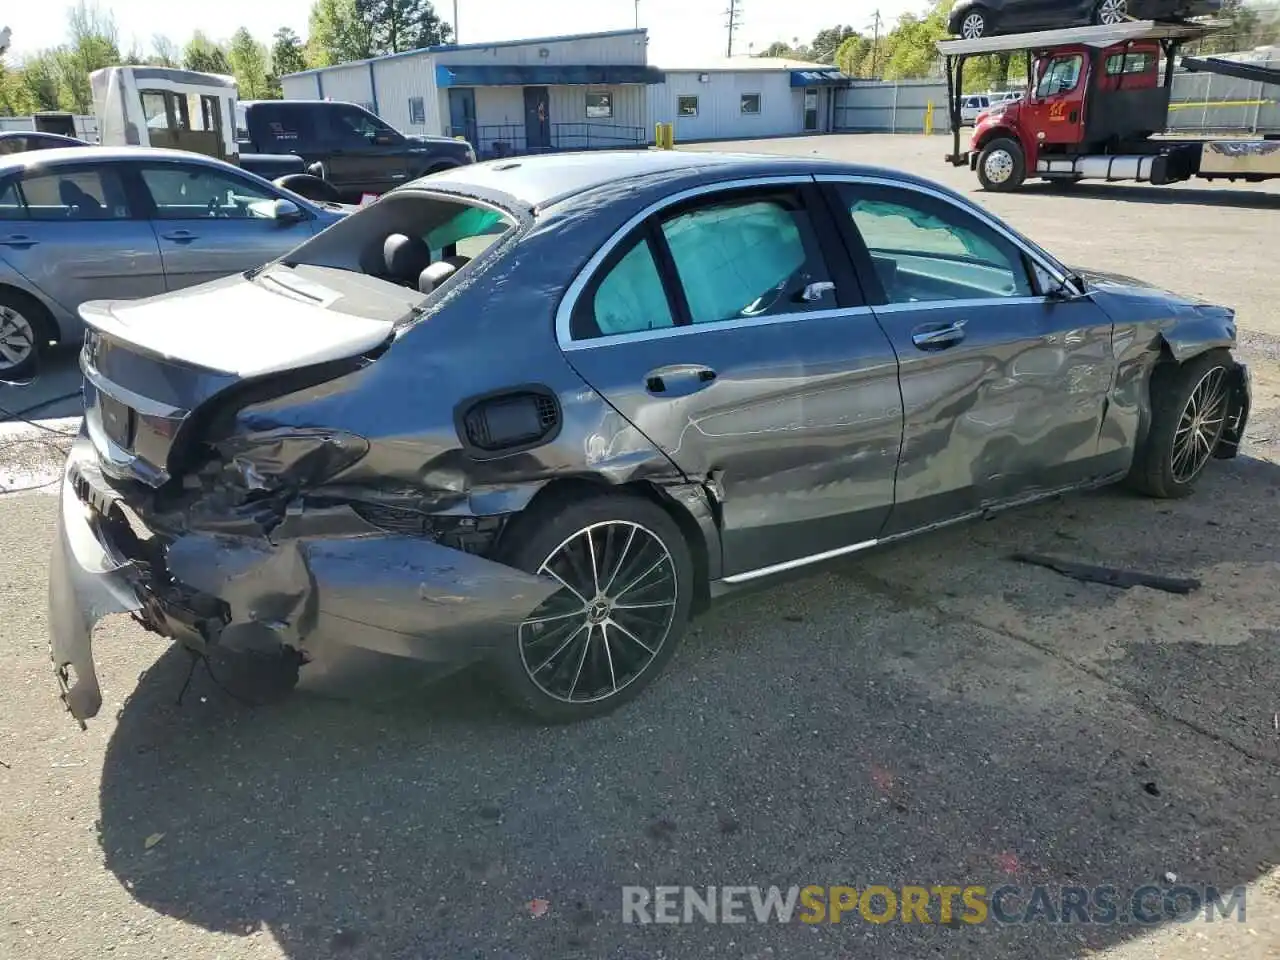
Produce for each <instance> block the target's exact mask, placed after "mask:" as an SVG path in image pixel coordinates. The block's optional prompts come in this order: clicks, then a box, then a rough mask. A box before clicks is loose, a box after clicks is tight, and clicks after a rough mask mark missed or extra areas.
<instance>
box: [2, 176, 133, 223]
mask: <svg viewBox="0 0 1280 960" xmlns="http://www.w3.org/2000/svg"><path fill="white" fill-rule="evenodd" d="M21 190H22V196H23V199H24V200H26V203H27V213H28V215H29V216H30V217H31V219H32V220H127V219H128V218H129V204H128V201H127V200H126V198H125V191H124V184H123V182H122V181H121V180H120V176H119V174H117V173H116V171H115V170H112V169H110V168H108V167H99V168H98V169H94V170H74V169H62V170H56V171H54V172H50V173H43V174H38V175H36V176H27V177H24V178H23V179H22V186H21Z"/></svg>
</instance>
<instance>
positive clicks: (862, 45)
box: [835, 33, 871, 79]
mask: <svg viewBox="0 0 1280 960" xmlns="http://www.w3.org/2000/svg"><path fill="white" fill-rule="evenodd" d="M835 62H836V66H837V67H839V68H840V70H841V72H842V73H846V74H848V75H849V76H851V77H858V78H860V79H866V78H869V77H871V38H870V37H864V36H862V35H861V34H857V33H855V34H854V35H853V36H851V37H846V38H845V40H844V42H842V43H841V44H840V47H839V48H838V49H837V50H836V56H835Z"/></svg>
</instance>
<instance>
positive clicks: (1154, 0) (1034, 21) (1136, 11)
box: [947, 0, 1222, 40]
mask: <svg viewBox="0 0 1280 960" xmlns="http://www.w3.org/2000/svg"><path fill="white" fill-rule="evenodd" d="M1221 9H1222V0H1068V2H1065V3H1061V2H1056V0H1055V2H1051V3H1046V2H1045V0H958V2H957V3H956V5H955V6H954V7H952V8H951V13H950V14H949V15H948V18H947V30H948V32H950V33H951V34H952V35H953V36H957V37H960V38H962V39H964V40H977V39H978V38H979V37H991V36H997V35H999V34H1007V33H1022V32H1026V31H1032V30H1056V29H1060V28H1066V27H1080V26H1087V25H1088V24H1116V23H1122V22H1123V21H1125V20H1185V19H1188V18H1190V17H1205V16H1213V15H1214V14H1216V13H1218V12H1220V11H1221Z"/></svg>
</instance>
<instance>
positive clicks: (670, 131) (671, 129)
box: [667, 123, 676, 150]
mask: <svg viewBox="0 0 1280 960" xmlns="http://www.w3.org/2000/svg"><path fill="white" fill-rule="evenodd" d="M675 148H676V125H675V124H674V123H668V124H667V149H668V150H674V149H675Z"/></svg>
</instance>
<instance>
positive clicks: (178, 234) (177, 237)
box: [160, 230, 198, 243]
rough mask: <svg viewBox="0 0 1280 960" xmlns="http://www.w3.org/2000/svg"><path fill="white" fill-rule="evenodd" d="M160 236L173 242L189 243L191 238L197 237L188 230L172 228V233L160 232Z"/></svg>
mask: <svg viewBox="0 0 1280 960" xmlns="http://www.w3.org/2000/svg"><path fill="white" fill-rule="evenodd" d="M160 236H161V237H162V238H163V239H165V240H172V241H173V242H174V243H190V242H191V241H192V240H196V239H198V238H197V237H196V235H195V234H194V233H192V232H191V231H190V230H174V231H173V232H172V233H162V234H160Z"/></svg>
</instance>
